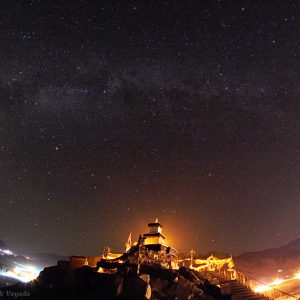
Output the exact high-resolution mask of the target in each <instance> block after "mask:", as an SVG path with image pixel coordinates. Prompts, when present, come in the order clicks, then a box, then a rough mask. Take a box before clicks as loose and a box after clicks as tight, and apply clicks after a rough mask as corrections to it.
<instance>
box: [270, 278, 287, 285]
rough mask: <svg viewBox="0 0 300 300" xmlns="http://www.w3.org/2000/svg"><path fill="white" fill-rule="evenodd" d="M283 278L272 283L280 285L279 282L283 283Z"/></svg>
mask: <svg viewBox="0 0 300 300" xmlns="http://www.w3.org/2000/svg"><path fill="white" fill-rule="evenodd" d="M283 281H284V280H283V279H275V280H274V281H273V282H272V283H271V285H279V284H282V283H283Z"/></svg>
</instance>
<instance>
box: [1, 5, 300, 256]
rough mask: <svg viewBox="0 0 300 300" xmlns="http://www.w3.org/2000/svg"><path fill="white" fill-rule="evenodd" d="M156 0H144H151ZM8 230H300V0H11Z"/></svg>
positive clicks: (222, 236)
mask: <svg viewBox="0 0 300 300" xmlns="http://www.w3.org/2000/svg"><path fill="white" fill-rule="evenodd" d="M143 2H144V3H143ZM0 38H1V39H0V40H1V42H0V239H2V240H4V241H5V242H6V243H7V244H8V245H10V247H11V248H13V249H17V250H19V251H20V252H21V251H24V252H27V253H31V252H35V253H37V252H54V253H58V254H66V255H71V254H81V255H91V254H98V253H101V252H102V250H103V246H104V245H110V246H111V247H112V248H113V250H122V249H124V248H123V246H124V243H125V241H126V240H127V237H128V234H129V232H130V231H132V233H133V237H134V239H137V238H138V235H139V234H140V233H144V232H145V231H146V230H147V223H148V222H151V221H152V222H153V221H154V220H155V218H156V217H158V218H159V221H160V222H161V223H162V225H163V226H164V232H165V234H166V236H167V239H168V240H169V242H170V244H172V245H173V246H174V247H175V248H177V249H178V250H180V251H187V250H190V249H191V248H194V249H196V250H197V251H198V252H202V253H206V252H208V251H210V250H219V251H223V252H227V253H232V254H238V253H242V252H244V251H250V250H251V251H253V250H260V249H264V248H269V247H275V246H279V245H283V244H285V243H287V242H289V241H290V240H292V239H295V238H296V237H297V236H298V234H299V232H300V218H299V215H300V181H299V179H300V98H299V96H300V61H299V59H300V2H299V1H289V0H285V1H282V0H278V1H262V0H257V1H250V0H248V1H214V0H211V1H209V0H207V1H205V0H198V1H174V0H173V1H140V2H134V1H119V2H117V1H88V0H86V1H84V0H82V1H42V0H40V1H38V0H35V1H34V0H31V1H29V0H28V1H21V0H20V1H18V0H16V1H14V0H2V1H1V2H0Z"/></svg>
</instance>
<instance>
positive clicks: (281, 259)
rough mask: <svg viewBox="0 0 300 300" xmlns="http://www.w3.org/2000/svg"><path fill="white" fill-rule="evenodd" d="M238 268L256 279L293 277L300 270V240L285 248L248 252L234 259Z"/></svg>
mask: <svg viewBox="0 0 300 300" xmlns="http://www.w3.org/2000/svg"><path fill="white" fill-rule="evenodd" d="M234 261H235V263H236V266H237V268H238V269H239V270H241V271H242V272H244V273H247V274H249V275H251V276H252V277H254V278H256V279H261V280H267V281H268V280H272V279H274V277H277V276H278V275H280V276H286V275H288V276H291V275H293V274H294V273H295V272H296V271H297V270H299V269H300V239H296V240H294V241H292V242H290V243H288V244H287V245H285V246H281V247H278V248H272V249H266V250H262V251H257V252H246V253H243V254H242V255H240V256H237V257H235V258H234Z"/></svg>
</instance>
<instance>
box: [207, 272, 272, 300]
mask: <svg viewBox="0 0 300 300" xmlns="http://www.w3.org/2000/svg"><path fill="white" fill-rule="evenodd" d="M212 275H213V276H214V277H216V278H218V279H219V282H220V284H221V285H226V286H229V287H230V289H231V299H232V300H245V299H249V300H269V298H268V297H265V296H263V295H261V294H258V293H255V292H253V291H252V290H251V289H249V288H247V287H246V286H244V285H242V284H240V283H239V282H237V281H236V280H229V279H227V278H224V277H222V276H220V275H219V274H215V273H212Z"/></svg>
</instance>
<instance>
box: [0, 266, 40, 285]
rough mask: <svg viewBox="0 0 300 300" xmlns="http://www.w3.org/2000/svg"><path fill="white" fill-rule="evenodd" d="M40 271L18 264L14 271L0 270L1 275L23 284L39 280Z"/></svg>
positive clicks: (33, 267)
mask: <svg viewBox="0 0 300 300" xmlns="http://www.w3.org/2000/svg"><path fill="white" fill-rule="evenodd" d="M39 273H40V270H38V269H37V268H36V267H35V266H25V265H21V264H18V265H17V266H16V267H15V268H14V269H13V270H5V269H4V270H0V275H2V276H5V277H10V278H14V279H17V280H19V281H22V282H29V281H32V280H34V279H35V278H37V276H38V275H39Z"/></svg>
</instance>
